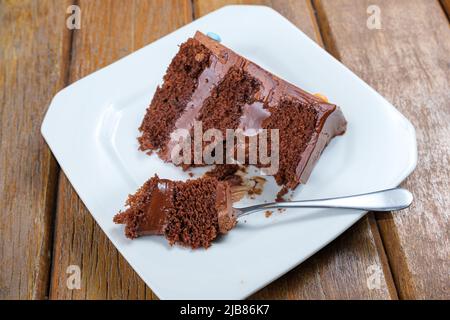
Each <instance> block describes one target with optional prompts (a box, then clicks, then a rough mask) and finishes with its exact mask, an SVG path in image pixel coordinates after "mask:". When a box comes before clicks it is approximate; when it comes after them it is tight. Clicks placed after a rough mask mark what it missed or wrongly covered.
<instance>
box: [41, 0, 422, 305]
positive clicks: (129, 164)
mask: <svg viewBox="0 0 450 320" xmlns="http://www.w3.org/2000/svg"><path fill="white" fill-rule="evenodd" d="M196 30H200V31H202V32H205V33H206V32H208V31H213V32H215V33H218V34H219V35H220V36H221V37H222V39H223V43H224V44H225V45H226V46H228V47H230V48H232V49H234V50H235V51H237V52H238V53H240V54H242V55H243V56H245V57H247V58H249V59H251V60H253V61H254V62H256V63H258V64H259V65H261V66H262V67H264V68H266V69H268V70H269V71H271V72H273V73H275V74H276V75H278V76H281V77H282V78H284V79H285V80H287V81H289V82H292V83H294V84H296V85H298V86H299V87H300V88H303V89H305V90H307V91H310V92H313V93H315V92H319V93H322V94H325V95H326V96H327V97H328V98H329V99H330V101H332V102H333V103H336V104H337V105H339V106H340V107H341V108H342V110H343V112H344V114H345V116H346V118H347V120H348V131H347V133H346V134H345V135H344V136H342V137H338V138H335V139H334V140H333V141H332V142H331V143H330V145H329V146H328V147H327V148H326V150H325V151H324V153H323V155H322V157H321V159H320V160H319V162H318V164H317V166H316V168H315V169H314V171H313V173H312V175H311V178H310V179H309V181H308V183H307V184H306V185H304V186H301V187H299V188H297V190H296V192H295V193H294V195H293V199H294V200H300V199H306V198H322V197H332V196H340V195H349V194H356V193H364V192H369V191H375V190H380V189H384V188H391V187H394V186H397V185H399V184H400V182H401V181H402V180H403V179H405V178H406V177H407V176H408V175H409V174H410V173H411V171H412V170H413V169H414V167H415V165H416V160H417V159H416V158H417V150H416V139H415V132H414V128H413V126H412V125H411V124H410V122H409V121H408V120H407V119H406V118H405V117H404V116H403V115H402V114H400V113H399V112H398V111H397V110H396V109H395V108H394V107H393V106H392V105H391V104H389V103H388V102H387V101H386V100H385V99H384V98H383V97H381V96H380V95H379V94H378V93H377V92H375V91H374V90H373V89H372V88H370V87H369V86H368V85H367V84H366V83H364V82H363V81H362V80H361V79H359V78H358V77H357V76H356V75H355V74H353V73H352V72H351V71H350V70H348V69H347V68H346V67H345V66H343V65H342V64H341V63H340V62H339V61H337V60H335V59H334V58H333V57H332V56H330V55H329V54H328V53H327V52H326V51H324V50H323V49H322V48H320V47H319V46H318V45H317V44H316V43H314V42H313V41H312V40H310V39H309V38H308V37H307V36H306V35H305V34H303V33H302V32H301V31H300V30H298V29H297V28H296V27H295V26H294V25H292V24H291V23H290V22H289V21H288V20H286V19H285V18H284V17H282V16H281V15H279V14H278V13H277V12H275V11H273V10H272V9H269V8H267V7H262V6H229V7H225V8H222V9H220V10H218V11H215V12H213V13H211V14H209V15H207V16H205V17H203V18H201V19H198V20H196V21H194V22H192V23H191V24H189V25H186V26H184V27H183V28H181V29H179V30H177V31H175V32H173V33H171V34H170V35H168V36H166V37H164V38H162V39H160V40H158V41H156V42H154V43H152V44H150V45H148V46H146V47H144V48H142V49H140V50H138V51H136V52H134V53H133V54H131V55H129V56H127V57H125V58H123V59H121V60H119V61H117V62H115V63H113V64H111V65H110V66H108V67H106V68H103V69H101V70H99V71H97V72H95V73H93V74H91V75H89V76H87V77H85V78H83V79H82V80H80V81H77V82H75V83H74V84H72V85H70V86H69V87H67V88H65V89H64V90H62V91H61V92H59V93H58V94H57V95H56V96H55V97H54V99H53V101H52V103H51V105H50V107H49V110H48V112H47V115H46V117H45V119H44V123H43V124H42V134H43V136H44V137H45V140H46V141H47V143H48V145H49V146H50V148H51V150H52V151H53V153H54V154H55V157H56V159H57V160H58V162H59V164H60V165H61V167H62V169H63V170H64V172H65V174H66V175H67V177H68V178H69V180H70V182H71V183H72V185H73V186H74V188H75V189H76V191H77V192H78V195H79V196H80V198H81V199H82V200H83V202H84V204H85V205H86V207H87V208H88V209H89V211H90V212H91V213H92V215H93V216H94V218H95V220H96V221H97V222H98V224H99V225H100V227H101V228H102V229H103V231H104V232H105V233H106V234H107V235H108V237H109V239H111V241H112V242H113V243H114V245H115V246H116V247H117V249H118V250H119V251H120V252H121V254H122V255H123V256H124V257H125V259H126V260H127V261H128V262H129V263H130V265H131V266H132V267H133V268H134V269H135V270H136V272H137V273H138V274H139V275H140V276H141V277H142V279H143V280H144V281H145V282H146V283H147V284H148V285H149V286H150V287H151V288H152V290H153V291H154V292H155V293H156V294H157V295H158V296H159V297H160V298H161V299H182V298H186V299H197V298H206V299H219V298H225V299H228V298H231V299H242V298H245V297H247V296H249V295H250V294H252V293H253V292H255V291H257V290H258V289H260V288H262V287H264V286H265V285H267V284H268V283H269V282H271V281H273V280H274V279H276V278H278V277H280V276H281V275H283V274H284V273H286V272H287V271H289V270H290V269H292V268H293V267H295V266H297V265H298V264H300V263H301V262H302V261H304V260H305V259H307V258H308V257H310V256H311V255H312V254H314V253H315V252H316V251H318V250H319V249H321V248H322V247H323V246H325V245H326V244H328V243H329V242H330V241H332V240H333V239H335V238H336V237H337V236H338V235H340V234H341V233H342V232H344V231H345V230H346V229H347V228H348V227H350V226H351V225H352V224H353V223H355V222H356V221H357V220H358V219H359V218H361V217H362V215H363V213H361V212H354V211H349V210H341V211H338V210H334V211H333V214H329V213H330V210H328V211H327V210H317V209H316V210H310V209H303V210H298V209H297V210H291V211H288V212H286V213H274V214H273V215H272V217H270V218H265V217H264V213H261V214H253V215H252V216H249V217H247V221H246V223H243V222H241V223H239V224H238V226H237V227H236V228H235V229H234V230H232V232H230V233H229V235H227V236H226V237H223V238H222V239H220V240H219V241H218V242H216V243H214V244H213V246H212V247H211V248H209V249H208V250H194V251H193V250H190V249H186V248H181V247H178V246H174V247H170V246H169V245H168V244H167V243H166V241H165V240H164V238H162V237H143V238H139V239H137V240H133V241H131V240H128V239H126V238H125V236H124V234H123V227H122V226H119V225H115V224H114V223H113V222H112V218H113V215H114V214H115V213H116V212H117V211H118V210H119V209H121V208H123V205H124V201H125V199H126V197H127V195H128V194H129V193H134V191H135V190H136V189H137V187H138V186H139V185H141V184H142V183H143V182H144V181H145V180H147V179H148V178H149V177H151V176H152V175H153V174H155V173H158V175H159V176H160V177H162V178H171V179H187V178H188V175H187V174H186V173H185V172H182V170H180V169H179V168H176V167H174V166H172V165H170V164H165V163H163V162H162V161H161V160H159V159H158V158H157V157H156V156H154V155H153V156H150V157H149V156H147V155H146V154H144V153H143V152H139V151H138V144H137V141H136V137H137V136H138V129H137V128H138V126H139V125H140V122H141V121H142V118H143V116H144V113H145V109H146V108H147V106H148V105H149V103H150V100H151V98H152V95H153V93H154V91H155V89H156V86H157V85H158V84H160V83H161V81H162V77H163V75H164V73H165V70H166V68H167V66H168V64H169V63H170V61H171V59H172V58H173V56H174V55H175V54H176V52H177V51H178V45H179V44H180V43H182V42H184V41H185V40H186V39H187V38H189V37H191V36H193V35H194V33H195V31H196ZM269 180H270V181H269V182H268V185H267V186H266V188H265V192H264V194H263V195H262V196H261V197H259V198H257V199H256V200H249V199H247V200H243V201H242V203H239V205H245V204H255V203H257V202H258V203H259V202H261V201H264V199H266V200H272V199H273V197H274V194H275V193H276V191H277V187H276V186H275V184H274V183H273V180H272V179H269ZM62 250H64V248H62Z"/></svg>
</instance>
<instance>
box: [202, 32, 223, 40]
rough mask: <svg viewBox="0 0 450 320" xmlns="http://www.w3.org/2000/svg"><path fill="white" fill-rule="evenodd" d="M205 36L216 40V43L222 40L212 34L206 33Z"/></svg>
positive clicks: (215, 34)
mask: <svg viewBox="0 0 450 320" xmlns="http://www.w3.org/2000/svg"><path fill="white" fill-rule="evenodd" d="M206 35H207V36H208V37H210V38H211V39H213V40H216V41H217V42H220V41H222V39H221V38H220V36H219V35H218V34H217V33H214V32H208V33H207V34H206Z"/></svg>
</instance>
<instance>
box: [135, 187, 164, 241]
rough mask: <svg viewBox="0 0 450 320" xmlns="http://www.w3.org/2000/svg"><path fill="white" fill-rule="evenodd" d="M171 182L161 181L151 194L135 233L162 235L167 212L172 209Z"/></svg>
mask: <svg viewBox="0 0 450 320" xmlns="http://www.w3.org/2000/svg"><path fill="white" fill-rule="evenodd" d="M172 198H173V182H172V181H170V180H166V179H161V180H159V182H158V185H157V187H156V188H155V190H153V192H152V196H151V199H150V201H149V203H148V204H147V205H146V207H145V208H144V216H143V217H142V220H141V221H140V223H139V226H138V229H137V232H138V234H139V235H140V236H142V235H158V234H164V228H165V226H166V216H167V211H168V210H170V208H172V207H173V202H172Z"/></svg>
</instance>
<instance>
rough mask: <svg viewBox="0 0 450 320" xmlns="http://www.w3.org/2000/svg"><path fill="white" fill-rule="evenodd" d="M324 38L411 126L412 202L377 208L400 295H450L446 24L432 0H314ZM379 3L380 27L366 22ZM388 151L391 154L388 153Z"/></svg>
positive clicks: (449, 59) (449, 120)
mask: <svg viewBox="0 0 450 320" xmlns="http://www.w3.org/2000/svg"><path fill="white" fill-rule="evenodd" d="M314 3H315V6H316V8H317V11H318V16H319V20H320V21H325V22H326V23H327V24H328V26H325V27H324V28H322V30H327V33H326V34H325V39H326V41H325V42H327V41H328V40H331V41H334V43H335V48H336V50H337V55H338V56H339V57H340V58H341V60H342V61H343V63H345V64H346V65H347V66H348V67H350V68H351V69H353V70H354V71H355V72H356V73H357V74H358V75H359V76H361V77H362V78H363V79H364V80H365V81H367V82H368V83H369V84H370V85H371V86H373V87H374V88H375V89H376V90H377V91H379V92H380V93H381V94H383V95H384V96H385V97H386V98H387V99H388V100H390V101H391V102H392V103H393V104H394V105H395V106H397V108H398V109H399V110H400V111H401V112H402V113H403V114H404V115H405V116H406V117H408V118H409V119H410V120H411V122H412V123H413V124H414V126H415V128H416V134H417V142H418V149H419V162H418V165H417V168H416V170H415V172H414V173H413V174H412V175H411V176H410V177H409V178H408V179H407V180H406V181H405V182H404V184H403V186H405V187H406V188H408V189H410V190H411V191H412V192H413V193H414V196H415V201H414V204H413V205H412V207H411V208H410V209H408V210H405V211H402V212H401V213H400V212H399V213H394V214H386V215H384V216H380V218H379V219H378V224H379V226H380V230H381V236H382V239H383V242H384V245H385V246H386V250H387V255H388V258H389V261H390V265H391V268H392V272H393V276H394V280H395V282H396V286H397V289H398V291H399V296H400V298H405V299H424V298H432V299H448V298H450V279H449V277H448V270H450V260H449V257H450V245H449V203H450V183H449V177H450V139H449V137H450V112H449V111H450V102H449V101H450V90H449V88H450V72H449V71H450V55H449V52H450V41H448V40H449V39H450V29H449V27H448V20H447V17H446V16H445V13H444V12H443V10H442V8H441V7H440V4H439V2H438V1H429V0H396V1H389V0H376V1H375V0H370V1H369V0H364V1H362V0H317V1H315V2H314ZM372 4H375V5H377V6H379V8H380V10H381V11H380V12H381V18H382V20H381V21H382V25H381V26H382V29H381V30H369V29H368V28H366V20H367V18H368V15H367V13H366V10H367V7H368V6H369V5H372ZM386 156H389V155H386Z"/></svg>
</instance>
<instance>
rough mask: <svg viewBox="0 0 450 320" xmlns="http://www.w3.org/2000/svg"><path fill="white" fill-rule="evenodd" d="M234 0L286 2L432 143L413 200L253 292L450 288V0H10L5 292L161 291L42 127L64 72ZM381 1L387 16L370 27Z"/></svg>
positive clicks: (3, 42) (1, 170)
mask: <svg viewBox="0 0 450 320" xmlns="http://www.w3.org/2000/svg"><path fill="white" fill-rule="evenodd" d="M230 3H252V4H264V5H268V6H271V7H273V8H274V9H275V10H277V11H279V12H280V13H281V14H283V15H284V16H286V17H287V18H288V19H289V20H291V21H292V22H293V23H294V24H296V25H297V26H298V27H299V28H300V29H301V30H303V31H304V32H305V33H306V34H307V35H308V36H309V37H311V38H312V39H314V40H315V41H316V42H317V43H319V44H320V45H321V46H323V47H324V48H325V49H326V50H328V51H329V52H330V53H331V54H333V55H334V56H335V57H336V58H337V59H339V60H340V61H342V62H343V63H344V64H345V65H346V66H348V67H349V68H350V69H352V70H353V71H354V72H355V73H356V74H358V75H359V76H360V77H361V78H362V79H364V80H365V81H366V82H367V83H369V84H370V85H371V86H373V87H374V88H375V89H376V90H377V91H379V92H380V93H381V94H382V95H384V96H385V97H386V98H387V99H388V100H390V101H391V102H392V103H393V104H394V105H395V106H396V107H397V108H398V109H399V110H400V111H401V112H402V113H403V114H404V115H406V116H407V117H408V118H409V119H410V120H411V121H412V123H413V124H414V126H415V128H416V131H417V142H418V149H419V163H418V166H417V169H416V170H415V172H414V173H413V174H412V175H411V176H410V177H409V178H408V179H407V180H406V181H405V182H404V184H403V186H404V187H406V188H408V189H410V190H411V191H412V192H413V193H414V195H415V199H416V200H415V202H414V204H413V206H412V207H411V208H410V209H408V210H405V211H402V212H400V213H395V214H390V213H387V214H384V215H377V216H374V215H373V214H368V215H367V216H366V217H365V218H363V219H361V220H360V221H359V222H358V223H357V224H356V225H354V226H353V227H352V228H350V229H349V230H348V231H347V232H345V233H344V234H343V235H342V236H340V237H339V238H338V239H337V240H336V241H334V242H333V243H332V244H331V245H329V246H327V247H326V248H325V249H323V250H322V251H320V252H319V253H318V254H316V255H315V256H313V257H312V258H311V259H309V260H308V261H306V262H305V263H303V264H302V265H300V266H299V267H297V268H295V269H294V270H292V271H291V272H289V273H288V274H287V275H285V276H284V277H282V278H281V279H279V280H277V281H275V282H274V283H272V284H271V285H269V286H268V287H266V288H264V289H263V290H261V291H260V292H258V293H256V294H255V295H254V296H253V297H252V298H256V299H260V298H263V299H266V298H269V299H349V298H355V299H371V298H374V299H424V298H432V299H444V298H445V299H449V298H450V278H449V276H450V274H449V272H450V243H449V231H450V228H449V220H450V219H449V215H450V182H449V181H450V28H449V20H448V14H450V1H449V0H442V1H439V0H279V1H275V0H273V1H264V0H261V1H258V0H256V1H224V0H214V1H211V0H193V1H190V0H178V1H177V0H174V1H167V0H104V1H103V0H98V1H96V0H79V1H75V2H73V1H68V0H35V1H31V0H20V1H19V0H17V1H14V0H0V25H1V28H0V86H1V90H0V102H1V104H0V106H1V109H0V121H1V131H0V203H1V207H2V214H1V219H0V299H11V298H13V299H44V298H50V299H154V298H157V297H156V296H155V295H154V294H153V293H152V291H151V290H150V289H149V288H148V287H147V286H146V285H145V284H144V282H143V281H142V280H140V278H139V277H138V276H137V275H136V273H135V272H134V271H133V270H132V269H131V268H130V266H129V265H128V264H127V262H126V261H125V260H124V259H123V258H122V257H121V256H120V255H119V253H118V252H117V250H116V249H115V248H114V247H113V246H112V244H111V243H110V242H109V240H108V239H107V238H106V236H105V235H104V233H103V232H102V231H101V230H100V228H99V227H98V226H97V224H96V223H95V222H94V220H93V218H92V217H91V215H90V214H89V212H88V211H87V210H86V208H85V207H84V206H83V204H82V202H81V201H80V199H79V198H78V196H77V194H76V193H75V191H74V189H73V187H72V186H71V184H70V183H69V182H68V180H67V178H66V176H65V175H64V173H63V172H62V171H61V170H60V168H59V167H58V164H57V163H56V161H55V159H54V158H53V156H52V154H51V152H50V151H49V149H48V147H47V145H46V144H45V142H44V141H43V138H42V137H41V135H40V133H39V128H40V125H41V122H42V118H43V116H44V114H45V111H46V108H47V107H48V105H49V102H50V100H51V98H52V97H53V96H54V95H55V93H56V92H58V91H59V90H61V89H62V88H64V87H65V86H67V85H69V84H70V83H72V82H74V81H76V80H78V79H80V78H82V77H84V76H86V75H88V74H89V73H91V72H93V71H95V70H97V69H99V68H101V67H103V66H106V65H108V64H110V63H112V62H113V61H115V60H117V59H119V58H120V57H122V56H125V55H127V54H129V53H130V52H133V51H134V50H136V49H138V48H140V47H142V46H144V45H146V44H148V43H151V42H152V41H154V40H156V39H158V38H160V37H161V36H163V35H165V34H167V33H169V32H171V31H173V30H175V29H177V28H179V27H181V26H183V25H184V24H187V23H189V22H191V21H192V20H193V19H196V18H198V17H200V16H202V15H204V14H206V13H208V12H210V11H212V10H215V9H217V8H220V7H222V6H223V5H226V4H230ZM71 4H76V5H78V6H79V7H80V8H81V10H82V15H81V29H80V30H69V29H68V28H67V27H66V19H67V17H68V16H69V14H67V13H66V10H67V8H68V6H69V5H71ZM370 5H377V6H378V8H379V9H380V17H381V27H382V29H369V28H368V27H367V24H366V22H367V19H368V18H369V17H370V13H368V12H367V9H368V7H369V6H370ZM280 36H282V35H280ZM349 90H351V88H349ZM362 103H363V102H362ZM380 126H382V124H380ZM386 157H389V155H386ZM69 265H78V266H80V268H81V272H82V277H81V280H82V281H81V289H79V290H69V289H68V288H67V286H66V280H67V277H68V274H67V273H66V271H67V267H68V266H69ZM374 275H375V276H378V277H377V278H378V279H375V278H373V276H374ZM376 280H379V283H378V284H379V285H378V286H377V285H375V287H374V286H373V285H371V283H372V282H374V281H375V282H374V283H375V284H376Z"/></svg>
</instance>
